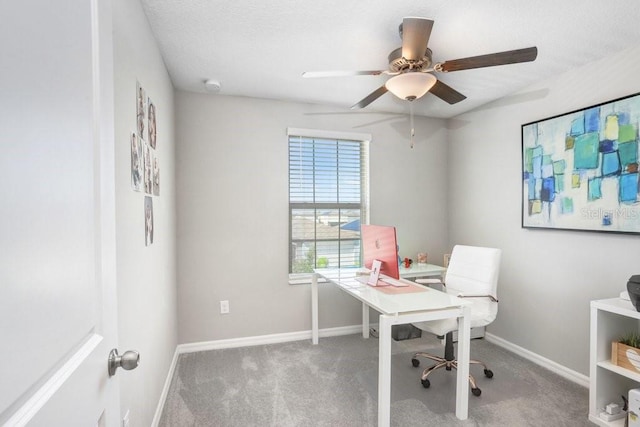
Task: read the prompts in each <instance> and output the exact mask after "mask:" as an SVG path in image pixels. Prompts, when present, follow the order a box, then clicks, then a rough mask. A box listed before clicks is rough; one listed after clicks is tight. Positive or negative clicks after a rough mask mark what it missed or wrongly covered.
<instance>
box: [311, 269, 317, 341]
mask: <svg viewBox="0 0 640 427" xmlns="http://www.w3.org/2000/svg"><path fill="white" fill-rule="evenodd" d="M311 342H312V343H313V344H314V345H316V344H318V275H317V274H316V273H313V274H312V275H311Z"/></svg>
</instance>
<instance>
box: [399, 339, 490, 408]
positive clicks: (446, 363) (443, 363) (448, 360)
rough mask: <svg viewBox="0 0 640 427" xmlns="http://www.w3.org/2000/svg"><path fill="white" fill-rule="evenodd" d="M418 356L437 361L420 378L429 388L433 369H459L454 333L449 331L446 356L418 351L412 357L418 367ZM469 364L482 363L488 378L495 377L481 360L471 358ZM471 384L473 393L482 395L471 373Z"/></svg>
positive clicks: (413, 362) (414, 364)
mask: <svg viewBox="0 0 640 427" xmlns="http://www.w3.org/2000/svg"><path fill="white" fill-rule="evenodd" d="M418 357H424V358H426V359H430V360H433V361H434V362H436V364H435V365H433V366H430V367H428V368H426V369H425V370H424V371H422V376H421V378H420V381H421V382H422V385H423V387H424V388H429V387H430V386H431V382H430V381H429V379H428V377H429V375H430V374H431V373H432V372H433V371H435V370H437V369H440V368H445V369H446V370H447V371H450V370H451V369H456V370H457V369H458V361H457V360H456V359H455V357H453V334H452V333H451V332H449V333H448V334H447V336H446V344H445V357H440V356H434V355H433V354H429V353H423V352H418V353H416V354H414V355H413V358H412V359H411V363H412V364H413V366H414V367H416V368H417V367H418V366H420V361H419V360H418V359H417V358H418ZM469 364H470V365H471V364H474V365H481V366H482V367H483V369H484V375H485V376H486V377H487V378H492V377H493V371H491V370H490V369H489V368H488V367H487V365H485V364H484V363H483V362H481V361H480V360H470V361H469ZM469 384H470V385H471V393H473V395H474V396H480V394H481V393H482V390H480V388H479V387H478V384H477V383H476V379H475V378H474V377H473V375H469Z"/></svg>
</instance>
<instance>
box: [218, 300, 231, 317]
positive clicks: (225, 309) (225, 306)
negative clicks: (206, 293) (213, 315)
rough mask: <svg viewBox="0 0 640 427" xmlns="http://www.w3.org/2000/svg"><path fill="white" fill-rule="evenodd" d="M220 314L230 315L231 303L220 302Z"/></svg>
mask: <svg viewBox="0 0 640 427" xmlns="http://www.w3.org/2000/svg"><path fill="white" fill-rule="evenodd" d="M220 314H229V301H227V300H224V301H220Z"/></svg>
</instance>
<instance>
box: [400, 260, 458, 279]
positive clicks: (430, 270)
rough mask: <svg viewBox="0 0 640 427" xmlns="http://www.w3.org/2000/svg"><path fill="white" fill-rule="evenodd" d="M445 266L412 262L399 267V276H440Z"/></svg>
mask: <svg viewBox="0 0 640 427" xmlns="http://www.w3.org/2000/svg"><path fill="white" fill-rule="evenodd" d="M445 271H447V269H446V268H444V267H441V266H439V265H435V264H418V263H413V264H411V267H409V268H404V266H402V267H400V277H422V276H440V275H441V274H443V273H444V272H445Z"/></svg>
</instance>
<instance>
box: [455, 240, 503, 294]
mask: <svg viewBox="0 0 640 427" xmlns="http://www.w3.org/2000/svg"><path fill="white" fill-rule="evenodd" d="M501 254H502V251H501V250H500V249H494V248H482V247H478V246H463V245H456V246H455V247H454V248H453V251H452V252H451V260H450V262H449V267H448V268H447V273H446V276H445V284H446V286H447V292H449V293H454V294H455V293H462V294H465V293H466V294H476V295H492V296H494V297H496V298H497V297H498V295H497V287H498V274H499V273H500V256H501Z"/></svg>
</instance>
